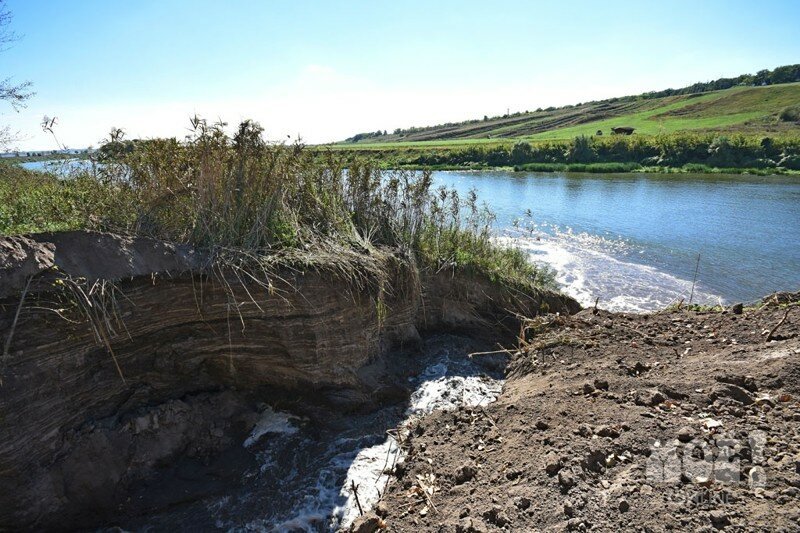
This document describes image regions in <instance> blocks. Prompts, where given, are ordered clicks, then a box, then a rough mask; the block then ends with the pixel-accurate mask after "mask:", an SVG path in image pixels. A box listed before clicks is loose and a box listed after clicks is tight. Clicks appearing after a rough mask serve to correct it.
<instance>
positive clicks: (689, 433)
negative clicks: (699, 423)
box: [678, 426, 694, 442]
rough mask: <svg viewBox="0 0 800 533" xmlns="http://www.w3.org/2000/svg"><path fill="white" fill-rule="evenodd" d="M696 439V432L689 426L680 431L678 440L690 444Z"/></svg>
mask: <svg viewBox="0 0 800 533" xmlns="http://www.w3.org/2000/svg"><path fill="white" fill-rule="evenodd" d="M693 438H694V431H693V430H692V428H690V427H689V426H683V427H682V428H681V429H679V430H678V440H679V441H681V442H689V441H691V440H692V439H693Z"/></svg>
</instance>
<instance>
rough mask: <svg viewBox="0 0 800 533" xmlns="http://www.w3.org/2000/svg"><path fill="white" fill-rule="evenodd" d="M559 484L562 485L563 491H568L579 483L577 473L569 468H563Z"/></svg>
mask: <svg viewBox="0 0 800 533" xmlns="http://www.w3.org/2000/svg"><path fill="white" fill-rule="evenodd" d="M558 484H559V485H560V486H561V490H562V492H567V491H568V490H569V489H571V488H572V487H574V486H575V485H577V484H578V480H577V479H576V478H575V474H573V473H572V471H570V470H568V469H564V470H561V471H560V472H559V473H558Z"/></svg>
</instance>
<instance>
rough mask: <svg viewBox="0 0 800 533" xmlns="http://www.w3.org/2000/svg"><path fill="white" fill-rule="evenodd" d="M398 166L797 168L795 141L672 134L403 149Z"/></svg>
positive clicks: (799, 150) (799, 147)
mask: <svg viewBox="0 0 800 533" xmlns="http://www.w3.org/2000/svg"><path fill="white" fill-rule="evenodd" d="M398 162H399V163H400V164H401V165H403V164H405V165H413V166H421V167H432V168H435V167H445V166H458V167H507V166H516V167H524V166H525V165H531V164H534V165H535V164H574V163H577V164H594V163H600V164H609V163H619V164H625V165H630V164H633V165H637V166H639V165H641V166H659V167H681V166H684V165H687V164H695V165H706V166H709V167H718V168H754V169H769V168H783V169H791V170H800V138H797V137H778V138H772V137H759V136H746V135H741V134H735V135H730V136H725V135H718V134H693V133H674V134H664V135H657V136H655V137H647V136H633V137H605V138H602V137H601V138H598V137H590V136H579V137H576V138H575V139H572V140H564V141H545V142H538V143H535V144H531V143H527V142H522V141H521V142H517V143H516V144H514V145H513V146H511V147H509V146H503V145H500V146H491V147H483V146H469V147H466V148H460V149H450V150H447V149H430V150H428V151H424V152H420V151H408V152H406V154H405V155H403V156H402V157H401V160H400V161H398Z"/></svg>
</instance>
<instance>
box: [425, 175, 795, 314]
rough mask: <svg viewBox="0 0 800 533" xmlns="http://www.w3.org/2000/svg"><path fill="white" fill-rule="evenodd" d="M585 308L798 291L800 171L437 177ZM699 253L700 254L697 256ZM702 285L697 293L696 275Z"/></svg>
mask: <svg viewBox="0 0 800 533" xmlns="http://www.w3.org/2000/svg"><path fill="white" fill-rule="evenodd" d="M434 179H435V183H436V184H437V185H446V186H449V187H453V188H455V189H456V190H458V191H459V192H460V193H461V194H462V197H463V195H464V194H466V193H467V192H469V191H470V190H475V191H476V192H477V195H478V199H479V200H483V201H485V202H486V203H487V204H488V205H489V206H490V207H491V209H492V210H493V211H494V212H495V214H496V215H497V223H496V227H497V229H498V231H499V234H500V235H501V236H502V237H501V239H502V240H505V241H506V242H509V243H513V244H514V245H516V246H520V247H522V248H523V249H524V250H526V251H527V252H528V253H529V254H530V256H531V258H532V259H533V260H535V261H540V262H543V263H546V264H548V265H550V266H552V267H554V268H555V269H556V270H557V273H558V276H557V279H558V281H559V283H560V284H561V285H562V287H563V289H564V291H565V292H566V293H568V294H570V295H571V296H573V297H575V298H577V299H578V300H579V301H580V302H581V303H582V304H584V305H590V304H593V303H594V300H595V298H597V297H599V298H600V307H605V308H607V309H610V310H615V311H634V312H640V311H650V310H656V309H660V308H663V307H664V306H666V305H669V304H670V303H673V302H677V301H679V300H681V299H685V301H687V302H688V301H689V298H690V296H691V297H692V300H693V302H694V303H706V304H716V303H731V302H734V301H744V302H750V301H754V300H756V299H758V298H760V297H761V296H765V295H766V294H768V293H770V292H773V291H777V290H798V289H800V176H769V177H761V176H747V175H706V174H551V173H530V172H502V171H486V172H436V173H434ZM698 254H699V256H700V260H699V263H698V260H697V259H698ZM695 271H697V284H696V287H695V290H694V294H693V295H692V280H693V279H694V277H695Z"/></svg>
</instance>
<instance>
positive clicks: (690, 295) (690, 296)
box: [689, 254, 700, 305]
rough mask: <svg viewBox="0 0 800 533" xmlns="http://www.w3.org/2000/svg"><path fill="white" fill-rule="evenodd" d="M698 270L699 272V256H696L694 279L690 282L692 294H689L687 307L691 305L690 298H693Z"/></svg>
mask: <svg viewBox="0 0 800 533" xmlns="http://www.w3.org/2000/svg"><path fill="white" fill-rule="evenodd" d="M698 270H700V254H697V264H696V265H695V266H694V279H693V280H692V292H691V293H690V294H689V305H692V298H694V285H695V283H697V271H698Z"/></svg>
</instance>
